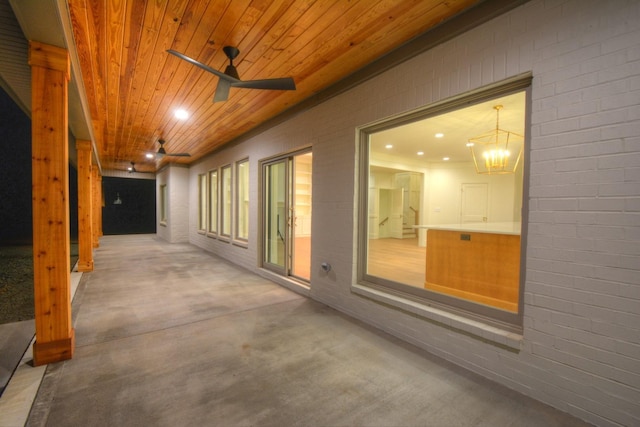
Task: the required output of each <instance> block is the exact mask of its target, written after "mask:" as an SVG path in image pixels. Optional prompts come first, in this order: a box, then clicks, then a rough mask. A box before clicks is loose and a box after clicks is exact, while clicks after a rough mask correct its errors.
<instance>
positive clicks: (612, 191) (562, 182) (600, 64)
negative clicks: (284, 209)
mask: <svg viewBox="0 0 640 427" xmlns="http://www.w3.org/2000/svg"><path fill="white" fill-rule="evenodd" d="M522 73H531V75H532V76H533V82H532V86H531V98H530V99H531V108H530V116H529V120H530V126H529V134H530V136H531V138H530V141H529V143H530V146H529V154H528V155H529V162H530V164H529V166H530V172H529V177H528V181H527V182H525V186H527V188H528V192H529V199H528V204H527V206H528V217H529V221H528V225H527V245H526V247H525V248H524V249H525V251H526V282H525V286H524V303H525V306H524V331H523V335H522V345H521V348H520V351H511V350H507V349H504V348H501V347H500V346H496V345H493V344H490V343H487V342H486V341H483V340H479V339H477V338H474V337H473V336H469V335H468V334H461V333H458V332H456V331H454V330H451V329H448V328H442V327H441V326H439V325H437V324H435V323H433V322H429V321H427V320H425V319H421V318H419V317H416V316H408V315H406V314H404V313H403V312H401V311H399V310H394V309H393V308H390V307H387V306H384V305H380V304H376V303H374V302H372V301H370V300H368V299H364V298H362V297H360V296H358V295H355V294H354V293H352V292H351V287H352V285H353V284H354V283H355V281H356V265H357V262H356V261H357V260H356V252H357V244H356V235H357V233H356V227H357V217H358V212H357V194H358V179H357V176H358V170H357V169H358V164H357V140H356V129H357V127H359V126H363V125H366V124H368V123H371V122H374V121H378V120H381V119H384V118H385V117H389V116H392V115H397V114H399V113H402V112H406V111H411V110H414V109H417V108H420V107H424V106H426V105H429V104H432V103H434V102H437V101H441V100H444V99H447V98H450V97H452V96H456V95H460V94H464V93H465V92H468V91H471V90H474V89H478V88H481V87H483V86H486V85H489V84H493V83H495V82H499V81H500V80H503V79H505V78H509V77H513V76H516V75H519V74H522ZM308 146H312V147H313V224H312V233H313V246H312V280H311V291H310V294H311V297H312V298H314V299H317V300H319V301H322V302H325V303H327V304H329V305H331V306H333V307H335V308H337V309H339V310H341V311H343V312H345V313H348V314H350V315H352V316H354V317H357V318H359V319H362V320H364V321H366V322H367V323H369V324H372V325H374V326H376V327H379V328H381V329H383V330H385V331H388V332H390V333H392V334H394V335H396V336H398V337H401V338H403V339H405V340H407V341H409V342H411V343H413V344H415V345H417V346H419V347H422V348H424V349H426V350H428V351H430V352H432V353H434V354H436V355H438V356H441V357H443V358H445V359H448V360H450V361H452V362H454V363H457V364H459V365H462V366H464V367H466V368H468V369H470V370H472V371H474V372H477V373H479V374H481V375H483V376H485V377H488V378H490V379H492V380H495V381H497V382H499V383H502V384H504V385H506V386H508V387H510V388H512V389H514V390H517V391H519V392H522V393H524V394H527V395H529V396H532V397H534V398H536V399H538V400H540V401H543V402H545V403H548V404H550V405H552V406H555V407H557V408H559V409H561V410H563V411H566V412H569V413H571V414H574V415H576V416H578V417H580V418H582V419H584V420H587V421H589V422H591V423H594V424H597V425H603V426H614V425H626V426H632V425H640V2H639V1H637V0H636V1H634V0H630V1H624V0H613V1H601V0H567V1H563V0H548V1H544V0H532V1H530V2H527V3H525V4H524V5H522V6H520V7H518V8H516V9H514V10H512V11H510V12H508V13H506V14H504V15H502V16H499V17H497V18H495V19H493V20H491V21H490V22H487V23H485V24H483V25H481V26H479V27H477V28H474V29H472V30H470V31H469V32H467V33H465V34H462V35H460V36H458V37H456V38H454V39H452V40H449V41H447V42H445V43H443V44H441V45H439V46H437V47H435V48H433V49H431V50H429V51H427V52H425V53H423V54H421V55H419V56H417V57H415V58H413V59H410V60H408V61H406V62H404V63H403V64H401V65H399V66H397V67H395V68H393V69H391V70H389V71H387V72H385V73H383V74H381V75H378V76H376V77H375V78H373V79H371V80H369V81H367V82H365V83H363V84H361V85H359V86H357V87H355V88H353V89H351V90H349V91H348V92H346V93H343V94H341V95H339V96H337V97H334V98H332V99H330V100H328V101H326V102H324V103H323V104H321V105H318V106H316V107H314V108H312V109H310V110H307V111H306V112H303V113H301V114H298V115H297V116H295V117H294V118H291V119H290V120H288V121H286V122H284V123H281V124H279V125H278V126H277V127H274V128H271V129H270V130H268V131H266V132H264V133H262V134H260V135H258V136H255V137H253V138H252V139H250V140H248V141H246V142H243V143H240V144H236V145H234V146H233V147H231V148H229V149H226V150H223V151H221V152H218V153H216V154H215V155H212V156H210V157H209V158H207V159H205V160H204V161H201V162H199V163H198V164H196V165H193V166H192V167H191V168H190V169H189V172H188V173H189V178H188V184H187V185H188V209H186V210H178V211H174V210H173V209H172V210H171V215H172V218H171V221H179V223H181V224H188V226H187V227H188V239H189V241H190V242H191V243H193V244H195V245H198V246H200V247H203V248H205V249H207V250H209V251H211V252H214V253H217V254H218V255H220V256H222V257H225V258H227V259H229V260H231V261H233V262H235V263H238V264H240V265H242V266H244V267H246V268H249V269H252V270H255V271H258V269H259V267H258V266H259V259H258V254H259V251H258V244H259V242H260V240H259V239H258V236H257V233H258V221H259V215H258V206H259V203H260V200H259V188H258V178H259V174H260V170H259V162H260V161H261V160H262V159H265V158H268V157H271V156H274V155H277V154H280V153H286V152H288V151H291V150H295V149H297V148H301V147H308ZM247 156H248V158H249V161H250V168H251V169H250V170H251V172H250V180H251V183H250V205H251V206H252V209H251V212H252V213H251V218H250V220H251V225H250V230H249V232H250V238H249V244H248V247H242V246H240V245H234V244H233V242H227V241H222V240H220V239H213V238H210V237H207V236H205V235H202V234H199V233H198V232H197V215H198V210H197V206H198V200H197V197H198V194H197V188H198V187H197V176H198V174H200V173H205V172H206V171H208V170H210V169H213V168H217V167H220V166H223V165H225V164H230V163H231V164H233V162H235V161H236V160H240V159H243V158H246V157H247ZM160 181H161V180H160V179H159V182H160ZM175 182H177V181H176V180H174V179H173V176H172V177H171V180H170V185H174V183H175ZM185 191H186V190H185ZM172 197H174V192H172ZM172 201H173V200H172ZM180 215H183V216H184V218H176V217H175V216H178V217H179V216H180ZM178 234H179V233H178ZM178 237H180V236H178V235H177V234H176V235H175V236H172V239H174V240H175V239H176V238H178ZM180 238H181V237H180ZM324 261H326V262H329V263H330V264H331V265H332V267H333V270H332V274H331V275H326V274H325V275H323V274H321V271H320V268H319V266H320V263H321V262H324ZM363 356H364V355H363Z"/></svg>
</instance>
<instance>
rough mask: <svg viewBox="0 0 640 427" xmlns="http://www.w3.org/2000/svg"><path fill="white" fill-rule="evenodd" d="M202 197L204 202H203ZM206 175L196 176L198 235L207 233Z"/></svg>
mask: <svg viewBox="0 0 640 427" xmlns="http://www.w3.org/2000/svg"><path fill="white" fill-rule="evenodd" d="M203 197H204V200H203ZM208 197H209V196H208V185H207V174H206V173H202V174H199V175H198V233H200V234H205V233H206V232H207V223H208V222H209V221H208V212H209V209H208V208H209V200H208Z"/></svg>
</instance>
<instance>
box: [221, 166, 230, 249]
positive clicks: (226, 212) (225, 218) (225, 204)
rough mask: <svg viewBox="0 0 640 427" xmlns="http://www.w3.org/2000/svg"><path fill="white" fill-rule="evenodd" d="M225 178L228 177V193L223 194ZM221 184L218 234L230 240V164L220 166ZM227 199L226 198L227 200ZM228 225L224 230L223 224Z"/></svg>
mask: <svg viewBox="0 0 640 427" xmlns="http://www.w3.org/2000/svg"><path fill="white" fill-rule="evenodd" d="M225 178H228V179H229V189H228V191H229V193H228V194H225V192H226V189H225ZM219 182H221V185H220V187H219V188H218V190H219V192H220V198H219V207H218V208H219V211H218V212H219V218H218V221H219V223H218V236H219V237H220V238H222V239H225V240H231V237H232V236H231V234H232V233H233V168H232V165H231V164H226V165H224V166H222V167H220V181H219ZM227 199H228V200H227ZM227 222H228V227H229V232H228V233H226V232H225V226H226V225H227Z"/></svg>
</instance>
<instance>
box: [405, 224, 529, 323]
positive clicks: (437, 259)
mask: <svg viewBox="0 0 640 427" xmlns="http://www.w3.org/2000/svg"><path fill="white" fill-rule="evenodd" d="M414 228H417V229H426V230H427V255H426V276H425V283H424V287H425V289H428V290H431V291H435V292H439V293H443V294H447V295H452V296H455V297H459V298H463V299H466V300H471V301H475V302H479V303H482V304H486V305H489V306H492V307H495V308H500V309H503V310H508V311H511V312H517V311H518V293H519V289H520V286H519V284H520V229H521V225H520V223H519V222H499V223H490V222H482V223H465V224H430V225H417V226H414Z"/></svg>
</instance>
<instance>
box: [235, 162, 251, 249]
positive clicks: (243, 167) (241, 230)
mask: <svg viewBox="0 0 640 427" xmlns="http://www.w3.org/2000/svg"><path fill="white" fill-rule="evenodd" d="M236 238H237V239H238V240H243V241H246V240H248V239H249V160H248V159H246V160H241V161H239V162H237V163H236Z"/></svg>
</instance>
